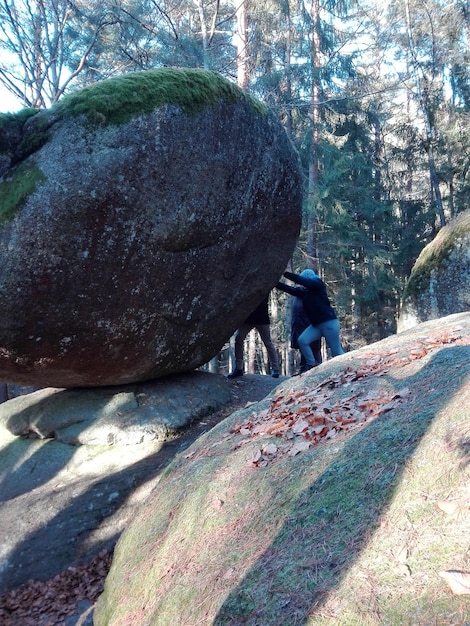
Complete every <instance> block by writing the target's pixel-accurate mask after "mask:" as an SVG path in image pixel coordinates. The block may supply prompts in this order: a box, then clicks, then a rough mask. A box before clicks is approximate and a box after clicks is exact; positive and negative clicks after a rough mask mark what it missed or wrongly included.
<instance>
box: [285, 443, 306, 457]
mask: <svg viewBox="0 0 470 626" xmlns="http://www.w3.org/2000/svg"><path fill="white" fill-rule="evenodd" d="M310 445H311V444H310V442H309V441H305V440H304V441H296V442H295V443H294V444H293V446H292V447H291V449H290V450H289V452H288V453H287V454H288V455H289V456H295V455H296V454H298V453H299V452H303V451H304V450H308V449H309V448H310Z"/></svg>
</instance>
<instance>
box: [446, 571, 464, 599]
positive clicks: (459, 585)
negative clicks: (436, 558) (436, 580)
mask: <svg viewBox="0 0 470 626" xmlns="http://www.w3.org/2000/svg"><path fill="white" fill-rule="evenodd" d="M439 576H441V577H442V578H443V579H444V580H445V581H446V582H447V584H448V585H449V587H450V588H451V591H452V592H453V593H455V594H456V595H458V596H461V595H464V594H470V572H459V571H457V570H448V571H445V572H439Z"/></svg>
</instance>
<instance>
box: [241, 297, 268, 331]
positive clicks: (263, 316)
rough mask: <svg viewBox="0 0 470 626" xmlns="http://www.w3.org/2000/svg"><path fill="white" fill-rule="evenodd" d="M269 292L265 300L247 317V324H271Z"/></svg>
mask: <svg viewBox="0 0 470 626" xmlns="http://www.w3.org/2000/svg"><path fill="white" fill-rule="evenodd" d="M268 302H269V294H268V295H267V296H266V297H265V298H264V299H263V301H262V302H261V303H260V304H259V305H258V306H257V307H256V309H255V310H254V311H252V312H251V313H250V315H249V316H248V317H247V318H246V320H245V324H250V325H252V326H264V325H265V324H269V309H268Z"/></svg>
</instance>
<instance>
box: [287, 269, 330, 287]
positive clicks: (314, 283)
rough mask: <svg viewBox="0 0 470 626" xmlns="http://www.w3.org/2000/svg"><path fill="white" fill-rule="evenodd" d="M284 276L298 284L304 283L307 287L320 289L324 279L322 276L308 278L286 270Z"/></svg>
mask: <svg viewBox="0 0 470 626" xmlns="http://www.w3.org/2000/svg"><path fill="white" fill-rule="evenodd" d="M284 276H285V277H286V278H288V279H289V280H291V281H292V282H294V283H297V284H298V285H302V286H303V287H306V288H307V289H312V290H315V289H319V288H321V286H322V284H323V281H322V280H321V278H306V277H305V276H299V275H298V274H294V273H293V272H284Z"/></svg>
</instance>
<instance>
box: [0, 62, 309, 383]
mask: <svg viewBox="0 0 470 626" xmlns="http://www.w3.org/2000/svg"><path fill="white" fill-rule="evenodd" d="M33 113H34V112H31V111H26V112H22V113H20V114H18V115H17V116H16V117H15V116H13V117H12V116H11V115H10V116H0V118H2V119H0V153H1V155H0V157H1V158H0V175H1V176H2V178H1V179H0V346H1V347H0V380H2V381H7V382H9V383H15V384H20V385H30V386H37V387H42V386H50V387H76V386H81V387H88V386H105V385H118V384H125V383H131V382H136V381H145V380H150V379H154V378H156V377H160V376H164V375H167V374H171V373H176V372H185V371H190V370H193V369H195V368H197V367H198V366H200V365H202V364H203V363H205V362H207V361H208V360H209V359H211V358H212V357H213V356H214V355H215V354H216V353H217V352H218V351H219V350H220V348H221V347H222V346H223V344H224V342H225V341H226V340H227V339H228V338H229V337H230V335H231V334H232V332H233V331H234V330H235V329H236V328H237V326H238V325H239V324H240V323H241V322H242V321H243V320H244V319H245V317H246V316H247V315H248V314H249V312H250V311H251V310H252V309H253V308H254V307H255V306H256V305H257V304H258V302H259V301H260V300H261V299H262V298H263V296H265V295H266V293H267V292H268V291H269V290H270V289H271V288H272V287H273V286H274V285H275V284H276V281H277V279H278V278H279V276H280V275H281V274H282V271H283V270H284V269H285V266H286V264H287V261H288V259H289V257H290V255H291V253H292V250H293V248H294V246H295V243H296V240H297V236H298V233H299V229H300V221H301V202H302V181H301V171H300V165H299V159H298V155H297V153H296V151H295V149H294V148H293V146H292V144H291V142H290V140H289V139H288V137H287V135H286V133H285V131H284V129H283V128H282V126H281V124H280V123H279V121H278V120H277V119H276V117H275V116H274V115H273V114H272V113H271V112H269V111H268V110H267V109H266V108H265V107H264V106H263V105H262V104H261V103H259V102H257V101H256V100H254V99H252V98H250V97H249V96H247V95H246V94H245V93H244V92H243V91H241V90H239V89H238V88H237V87H236V86H235V85H233V84H232V83H230V82H229V81H226V80H225V79H223V78H222V77H220V76H219V75H218V74H216V73H213V72H208V71H203V70H184V69H181V70H177V69H172V68H163V69H161V70H152V71H149V72H142V73H134V74H128V75H125V76H123V77H120V78H116V79H110V80H108V81H103V82H101V83H97V84H96V85H94V86H92V87H89V88H86V89H83V90H81V91H78V92H76V93H74V94H70V95H69V96H67V97H65V98H63V100H61V101H60V102H59V103H58V104H57V105H55V106H54V107H53V108H51V109H50V110H47V111H41V112H37V113H36V114H33Z"/></svg>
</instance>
